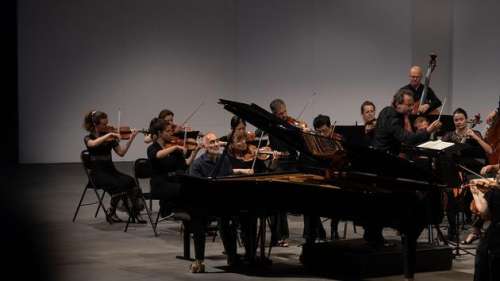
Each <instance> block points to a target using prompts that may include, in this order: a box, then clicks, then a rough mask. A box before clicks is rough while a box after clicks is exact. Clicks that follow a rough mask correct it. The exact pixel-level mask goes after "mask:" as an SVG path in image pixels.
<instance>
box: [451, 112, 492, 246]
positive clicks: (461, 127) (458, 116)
mask: <svg viewBox="0 0 500 281" xmlns="http://www.w3.org/2000/svg"><path fill="white" fill-rule="evenodd" d="M453 123H454V124H455V131H453V132H448V133H446V134H445V135H444V136H443V138H442V140H443V141H447V142H453V143H456V144H463V145H465V146H467V148H466V150H464V151H463V152H462V157H461V160H460V161H461V162H462V161H463V162H462V163H461V164H463V165H465V166H467V167H468V168H469V169H472V170H474V171H476V172H479V170H480V168H481V165H480V164H481V163H480V162H478V161H476V160H475V159H481V158H482V160H481V161H485V160H486V154H491V153H492V151H493V150H492V148H491V146H490V145H489V144H487V143H486V142H485V141H484V140H483V138H482V136H481V133H480V132H479V131H475V130H472V129H471V128H469V127H468V125H467V112H465V110H463V109H462V108H458V109H456V110H455V111H454V112H453ZM465 180H466V179H465V177H464V181H465ZM454 190H455V192H453V191H449V192H447V198H448V201H447V207H446V209H447V210H446V215H447V217H448V223H449V228H448V238H449V239H452V240H456V239H457V234H458V233H457V213H458V212H459V211H460V209H463V210H462V211H464V212H465V214H466V216H467V220H468V221H471V220H472V213H471V212H470V209H469V208H468V207H466V208H461V206H462V205H463V206H469V205H470V202H471V201H472V196H471V194H470V193H469V192H468V191H467V190H462V189H454ZM457 191H460V192H457ZM482 226H483V220H481V219H480V218H479V219H477V220H475V221H474V222H473V224H472V232H471V233H470V234H469V235H468V236H467V238H465V240H463V241H462V242H463V243H464V244H470V243H472V242H473V241H474V240H477V239H479V237H480V235H481V228H482Z"/></svg>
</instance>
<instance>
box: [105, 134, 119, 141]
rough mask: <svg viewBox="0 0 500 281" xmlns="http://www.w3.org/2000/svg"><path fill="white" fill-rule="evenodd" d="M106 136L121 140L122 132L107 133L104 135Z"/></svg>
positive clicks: (109, 138) (108, 138) (110, 138)
mask: <svg viewBox="0 0 500 281" xmlns="http://www.w3.org/2000/svg"><path fill="white" fill-rule="evenodd" d="M104 137H105V139H106V140H113V139H116V140H120V134H118V133H107V134H106V135H104Z"/></svg>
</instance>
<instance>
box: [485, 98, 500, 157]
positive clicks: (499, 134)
mask: <svg viewBox="0 0 500 281" xmlns="http://www.w3.org/2000/svg"><path fill="white" fill-rule="evenodd" d="M499 110H500V97H499V101H498V108H497V114H496V115H495V118H494V119H493V122H491V124H490V126H489V127H488V130H487V131H486V135H485V137H484V140H485V141H486V143H488V144H489V145H491V148H492V149H493V153H491V154H490V155H489V156H488V160H489V163H490V164H491V165H494V164H498V163H500V120H499V119H500V118H499V117H498V115H499V114H500V113H499Z"/></svg>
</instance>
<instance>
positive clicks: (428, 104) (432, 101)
mask: <svg viewBox="0 0 500 281" xmlns="http://www.w3.org/2000/svg"><path fill="white" fill-rule="evenodd" d="M409 77H410V83H409V84H408V85H406V86H404V87H402V88H401V89H406V90H409V91H411V92H412V93H413V100H414V102H419V101H420V97H421V96H422V92H423V90H424V85H423V84H422V83H421V81H422V68H420V66H412V67H411V68H410V73H409ZM440 106H441V101H440V100H439V99H438V97H437V96H436V94H435V93H434V91H433V90H432V88H431V87H429V88H428V89H427V96H426V100H425V101H424V102H423V104H420V105H419V107H418V113H420V114H427V113H430V112H432V111H434V110H436V109H438V108H439V107H440Z"/></svg>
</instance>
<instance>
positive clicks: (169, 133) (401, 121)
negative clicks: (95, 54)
mask: <svg viewBox="0 0 500 281" xmlns="http://www.w3.org/2000/svg"><path fill="white" fill-rule="evenodd" d="M423 76H424V75H423V71H422V69H421V68H420V67H418V66H413V67H411V68H410V71H409V79H410V82H409V84H408V85H406V86H404V87H402V88H400V89H399V90H398V91H397V92H396V93H395V94H394V96H393V99H392V103H391V104H390V105H388V106H386V107H384V108H383V109H382V110H381V111H380V113H379V114H378V117H377V114H376V107H375V104H374V103H373V102H371V101H365V102H363V103H362V104H361V107H360V110H361V111H360V113H361V117H362V120H363V123H364V124H363V126H364V130H363V132H364V134H363V137H362V139H360V140H359V141H360V142H362V143H364V144H365V145H366V146H371V147H373V148H375V149H377V150H382V151H385V152H388V153H390V154H393V155H398V156H399V157H411V156H409V155H405V153H404V151H403V150H402V146H405V145H408V146H416V145H418V144H422V143H424V142H426V141H428V140H430V139H431V138H432V137H434V138H435V133H436V132H438V131H440V129H441V127H442V123H441V122H440V120H439V118H437V119H436V118H429V116H431V115H432V114H436V112H438V111H439V109H440V108H441V107H442V102H441V100H440V99H439V98H438V97H437V95H436V94H435V93H434V91H433V90H432V89H431V88H430V87H428V85H425V83H424V84H423V83H422V78H423ZM491 104H492V107H493V102H492V103H491ZM269 109H270V111H271V113H272V114H274V116H276V117H278V118H279V119H281V120H283V121H285V122H287V123H289V124H292V125H294V126H297V127H300V129H301V130H304V132H310V133H314V134H318V135H321V136H324V137H326V138H331V139H333V140H335V141H336V142H338V143H339V144H340V145H342V143H343V141H344V139H343V136H342V135H341V134H339V133H337V132H335V123H333V124H332V121H331V120H332V118H331V117H329V116H327V115H324V114H319V115H318V116H317V117H316V118H314V120H312V125H313V126H312V129H311V128H309V127H308V126H307V124H306V122H304V121H301V120H295V119H294V118H292V117H291V116H289V115H288V112H287V107H286V103H285V102H284V101H283V100H281V99H275V100H273V101H272V102H271V103H270V106H269ZM410 114H414V115H418V117H417V118H415V119H414V120H413V121H412V120H411V119H410V118H409V116H410ZM487 116H488V117H487V119H486V123H487V124H488V125H489V128H488V132H487V134H490V135H493V139H495V138H496V141H494V142H492V141H488V138H483V137H482V135H481V133H480V132H479V131H476V130H473V129H472V122H473V121H470V119H469V116H468V114H467V112H466V111H465V110H464V109H462V108H457V109H454V111H453V123H454V125H455V129H454V130H453V131H450V132H445V133H444V134H441V136H442V137H440V138H441V140H442V141H446V142H452V143H456V144H467V145H469V146H470V149H469V150H470V151H471V153H472V154H471V155H472V156H471V158H473V159H474V161H471V163H470V165H466V166H467V168H469V169H470V170H472V171H474V172H475V173H474V174H472V173H468V172H466V171H462V172H461V176H462V185H461V187H459V188H456V189H447V190H444V191H443V194H444V196H443V199H444V200H443V202H444V204H446V205H445V206H446V207H445V210H446V216H447V220H448V224H449V226H448V239H449V240H451V241H458V232H457V229H458V227H457V223H458V222H457V217H458V216H457V215H456V214H457V213H458V212H464V213H465V216H466V221H467V222H468V223H470V224H471V225H472V231H471V232H470V233H468V235H467V236H466V237H465V239H463V241H461V243H463V244H471V243H473V242H474V241H476V240H479V244H478V246H477V254H476V258H475V259H476V262H475V272H474V280H500V187H499V183H498V180H499V178H500V176H498V174H499V173H500V172H499V164H498V163H499V162H498V151H499V150H500V148H498V147H496V145H497V142H498V139H499V138H500V137H499V136H498V131H499V130H498V127H499V126H498V123H500V121H499V120H498V119H499V118H498V110H493V111H492V112H491V113H488V114H487ZM431 120H434V121H431ZM228 125H229V126H228V131H229V133H228V134H227V135H225V136H217V135H216V134H215V133H214V132H206V133H204V134H203V135H202V138H201V140H197V139H192V138H188V137H187V133H188V132H189V131H190V128H186V127H183V126H179V125H176V124H175V122H174V113H173V112H172V111H170V110H166V109H165V110H162V111H161V112H160V113H159V115H158V117H155V118H153V119H152V120H151V122H150V124H149V128H148V130H146V131H143V133H144V135H145V136H144V142H146V143H147V144H148V147H147V151H146V153H145V154H146V155H147V158H148V159H149V161H150V163H151V168H152V176H151V180H150V183H151V190H152V191H154V192H155V193H156V194H160V197H161V198H162V200H160V210H159V212H160V213H161V217H169V216H171V215H172V214H173V213H175V212H179V211H181V210H178V208H177V207H176V206H175V203H172V202H175V198H173V197H175V196H176V194H178V193H177V192H176V190H175V189H176V188H177V185H175V184H172V182H171V177H172V176H173V175H176V174H179V173H182V174H189V175H193V176H196V177H206V178H209V177H223V176H229V175H234V174H240V175H254V174H258V173H263V172H269V171H292V170H296V169H297V167H298V165H300V163H301V161H306V160H303V159H302V158H301V155H300V153H297V151H295V150H293V149H290V148H289V147H288V146H287V145H286V144H284V143H282V141H280V139H277V138H275V137H273V135H272V132H260V130H257V132H255V133H252V132H249V131H248V130H247V127H246V125H247V124H246V121H245V120H244V119H242V118H240V117H238V116H234V117H233V118H232V119H231V120H230V122H229V124H228ZM84 128H85V130H86V131H88V135H87V136H85V138H84V142H85V146H86V148H87V150H88V152H89V155H90V160H91V163H92V169H91V173H90V176H91V177H92V179H93V181H94V182H95V183H96V184H97V185H98V186H102V187H105V191H106V192H107V193H108V194H110V195H111V201H110V207H109V209H108V210H107V212H108V216H107V219H108V220H109V222H110V223H115V222H120V221H122V220H121V219H120V217H118V216H117V213H116V210H117V208H120V206H119V205H120V204H119V202H120V201H121V200H123V199H124V198H125V200H126V201H127V202H128V203H129V206H128V208H127V209H126V210H127V211H128V212H129V215H130V217H131V218H132V219H133V220H134V221H135V222H137V223H146V221H145V220H144V219H143V218H142V217H141V215H140V213H141V210H142V209H143V208H144V206H143V204H141V203H140V201H139V200H138V194H139V193H140V190H139V188H138V187H137V184H136V182H135V180H134V178H133V177H131V176H129V175H126V174H124V173H122V172H120V171H118V170H117V169H116V168H115V166H114V164H113V161H112V155H111V150H114V151H115V153H116V154H117V155H118V156H120V157H123V156H124V155H125V154H126V153H127V151H128V149H129V147H130V145H131V143H132V142H133V141H134V139H135V138H136V136H137V134H138V133H139V131H137V130H135V129H128V130H126V132H124V131H122V130H121V128H113V127H112V126H110V125H109V124H108V116H107V114H106V113H105V112H102V111H90V112H89V113H88V114H86V115H85V117H84ZM264 134H267V135H268V145H265V146H264V145H261V143H260V141H261V139H262V136H263V135H264ZM490 139H491V136H490ZM221 150H224V153H221ZM478 159H479V160H478ZM492 159H493V160H492ZM494 161H496V162H494ZM476 174H480V175H481V176H484V177H485V178H478V177H477V175H476ZM192 196H196V194H193V195H192ZM228 200H231V199H230V198H228ZM232 200H235V199H234V198H233V199H232ZM236 200H237V199H236ZM469 206H470V207H471V208H470V207H469ZM214 220H215V221H217V223H218V228H219V232H220V235H221V239H222V242H223V246H224V251H225V254H226V256H227V262H228V265H230V266H233V265H237V264H241V263H250V264H252V263H258V262H259V261H258V260H257V258H256V254H255V249H256V246H255V245H256V243H257V242H256V241H255V237H256V233H257V217H256V216H255V215H254V214H251V213H243V214H241V215H239V216H226V217H224V216H220V217H209V216H207V215H205V214H203V213H201V212H200V213H196V212H194V213H190V218H189V220H188V221H187V222H185V223H187V224H189V229H190V231H191V232H192V233H193V240H194V245H195V246H194V252H195V261H194V262H193V263H192V265H191V267H190V271H191V272H193V273H199V272H204V271H205V264H204V255H205V253H204V252H205V236H206V227H207V225H208V224H209V223H210V222H211V221H214ZM270 222H271V223H270V229H271V244H272V245H273V246H278V247H287V246H288V238H289V229H288V220H287V213H286V212H278V213H275V214H272V215H271V216H270ZM337 225H338V220H337V219H335V218H331V229H332V239H338V238H339V235H338V232H337ZM486 226H487V229H486V230H483V229H484V228H485V227H486ZM363 227H364V228H365V231H364V239H365V240H366V241H367V243H369V244H370V245H371V246H373V247H375V248H380V247H391V246H392V245H391V243H389V242H388V241H386V240H385V239H384V237H383V235H382V229H383V226H380V225H377V224H376V223H365V224H363ZM238 229H239V230H240V235H241V238H242V242H243V243H242V244H243V246H244V249H245V255H244V256H243V257H241V256H239V255H238V254H237V248H238V247H237V241H238V240H237V233H238V231H237V230H238ZM303 238H304V240H305V243H314V242H315V241H317V240H318V239H320V240H325V239H326V232H325V229H324V228H323V225H322V222H321V218H320V217H319V216H309V215H304V232H303ZM406 277H407V278H408V279H411V278H412V277H413V276H406Z"/></svg>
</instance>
